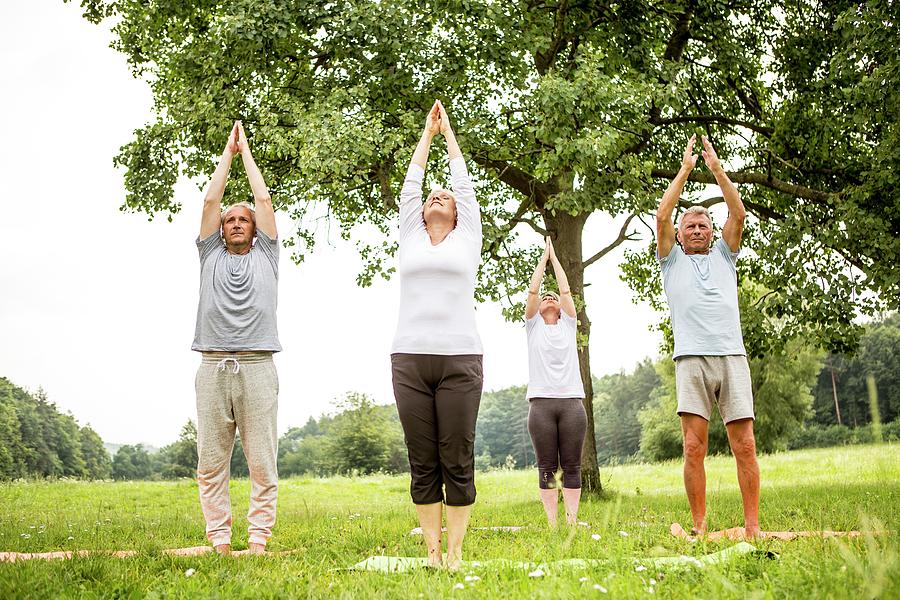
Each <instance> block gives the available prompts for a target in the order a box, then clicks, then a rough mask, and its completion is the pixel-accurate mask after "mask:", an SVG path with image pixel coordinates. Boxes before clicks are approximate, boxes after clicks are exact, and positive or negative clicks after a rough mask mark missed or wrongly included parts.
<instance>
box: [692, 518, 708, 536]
mask: <svg viewBox="0 0 900 600" xmlns="http://www.w3.org/2000/svg"><path fill="white" fill-rule="evenodd" d="M706 529H707V525H706V519H703V520H702V521H700V522H699V523H696V522H695V523H694V526H693V527H691V535H692V536H694V537H703V536H705V535H706Z"/></svg>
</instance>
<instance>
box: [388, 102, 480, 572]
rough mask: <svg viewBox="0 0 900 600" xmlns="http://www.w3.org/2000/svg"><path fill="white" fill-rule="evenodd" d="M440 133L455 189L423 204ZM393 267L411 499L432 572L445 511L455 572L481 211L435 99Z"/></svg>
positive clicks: (471, 469) (467, 466)
mask: <svg viewBox="0 0 900 600" xmlns="http://www.w3.org/2000/svg"><path fill="white" fill-rule="evenodd" d="M438 133H440V134H441V135H443V136H444V138H445V139H446V141H447V153H448V155H449V159H450V173H451V177H452V184H453V190H452V191H449V190H434V191H432V192H431V194H429V196H428V198H427V199H426V200H425V202H424V204H423V203H422V179H423V176H424V174H425V165H426V162H427V160H428V151H429V148H430V146H431V141H432V139H433V138H434V136H435V135H437V134H438ZM399 261H400V266H399V274H400V314H399V319H398V321H397V332H396V335H395V336H394V342H393V345H392V347H391V370H392V378H393V385H394V397H395V398H396V402H397V412H398V413H399V415H400V422H401V424H402V425H403V432H404V436H405V438H406V447H407V451H408V454H409V468H410V474H411V477H412V482H411V484H410V494H411V496H412V500H413V503H414V504H415V505H416V511H417V513H418V516H419V522H420V524H421V527H422V532H423V534H424V537H425V543H426V545H427V547H428V562H429V564H430V565H432V566H440V565H441V564H442V553H441V517H442V512H443V505H446V507H447V562H446V565H447V567H449V568H451V569H457V568H459V565H460V563H461V561H462V543H463V538H464V537H465V533H466V528H467V527H468V523H469V514H470V513H471V510H472V505H473V504H474V502H475V420H476V419H477V417H478V406H479V404H480V402H481V388H482V364H481V355H482V348H481V340H480V338H479V336H478V331H477V330H476V327H475V279H476V276H477V273H478V266H479V264H480V262H481V213H480V210H479V207H478V202H477V201H476V199H475V191H474V188H473V187H472V182H471V180H470V179H469V174H468V172H467V171H466V163H465V160H464V159H463V156H462V152H461V151H460V149H459V144H457V142H456V137H455V136H454V135H453V129H452V128H451V127H450V120H449V118H448V117H447V112H446V111H445V110H444V107H443V106H442V105H441V103H440V102H435V103H434V106H433V107H432V109H431V111H429V113H428V117H427V119H426V122H425V131H424V132H423V133H422V137H421V139H420V140H419V143H418V145H417V146H416V150H415V153H414V154H413V157H412V161H411V163H410V165H409V170H408V171H407V175H406V180H405V182H404V183H403V189H402V191H401V193H400V255H399Z"/></svg>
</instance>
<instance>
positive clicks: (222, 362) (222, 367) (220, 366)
mask: <svg viewBox="0 0 900 600" xmlns="http://www.w3.org/2000/svg"><path fill="white" fill-rule="evenodd" d="M229 360H230V361H231V362H233V363H234V370H233V371H232V373H235V374H237V373H238V371H240V370H241V363H239V362H238V359H236V358H233V357H231V356H226V357H225V358H223V359H222V360H220V361H219V363H218V364H217V365H216V368H217V369H218V370H220V371H224V370H225V365H226V363H228V361H229Z"/></svg>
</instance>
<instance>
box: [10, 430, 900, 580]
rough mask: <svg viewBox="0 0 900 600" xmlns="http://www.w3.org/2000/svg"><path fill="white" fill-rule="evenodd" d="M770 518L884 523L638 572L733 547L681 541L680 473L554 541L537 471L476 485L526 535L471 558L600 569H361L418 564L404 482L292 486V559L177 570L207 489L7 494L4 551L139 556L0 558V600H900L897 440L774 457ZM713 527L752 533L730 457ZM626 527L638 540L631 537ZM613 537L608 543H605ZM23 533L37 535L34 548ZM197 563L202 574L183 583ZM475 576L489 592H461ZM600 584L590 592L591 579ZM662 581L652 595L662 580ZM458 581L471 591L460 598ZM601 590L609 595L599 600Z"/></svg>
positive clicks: (197, 526) (591, 504)
mask: <svg viewBox="0 0 900 600" xmlns="http://www.w3.org/2000/svg"><path fill="white" fill-rule="evenodd" d="M760 465H761V471H762V481H763V486H762V507H761V510H762V512H761V520H762V525H763V528H764V529H768V530H791V529H793V530H803V529H833V530H845V529H876V530H891V531H893V532H894V533H888V534H886V535H878V536H866V537H864V538H862V539H857V540H834V539H831V540H822V539H803V540H796V541H793V542H774V541H766V542H761V543H758V544H757V545H758V546H759V547H761V548H763V549H766V550H770V551H773V552H775V553H777V554H778V555H779V557H778V558H766V557H764V556H761V555H751V556H744V557H739V558H736V559H734V560H732V561H729V562H727V563H725V564H722V565H718V566H715V567H706V568H703V569H696V568H690V569H685V570H680V571H671V570H670V571H660V570H657V569H650V570H647V571H643V572H637V571H636V570H635V564H636V563H635V559H640V558H646V557H651V556H670V555H679V554H690V555H694V556H700V555H702V554H706V553H709V552H714V551H717V550H721V549H723V548H725V547H727V546H729V545H730V544H731V543H730V542H725V541H723V542H717V543H697V544H690V543H688V542H683V541H680V540H676V539H674V538H673V537H671V536H670V535H669V533H668V528H669V525H670V524H671V523H672V522H673V521H680V522H681V523H682V524H684V525H685V526H687V525H689V522H690V514H689V511H688V507H687V501H686V499H685V497H684V492H683V490H682V487H681V466H680V464H679V463H665V464H656V465H628V466H621V467H615V468H610V469H604V470H603V471H602V475H603V477H604V484H605V487H606V490H607V492H606V493H605V495H604V497H603V498H599V499H586V500H585V501H584V502H583V503H582V510H581V514H580V518H581V519H582V520H584V521H588V522H590V523H591V528H590V529H587V528H578V529H575V530H568V529H566V528H563V529H561V530H558V531H548V530H547V529H546V528H545V525H544V523H545V520H544V516H543V511H542V509H541V506H540V504H539V502H538V500H537V485H536V484H537V475H536V472H532V471H514V472H491V473H481V474H479V475H478V478H477V483H478V502H477V504H476V507H475V511H474V513H473V516H472V526H474V527H479V526H492V525H525V526H527V527H526V529H524V530H522V531H520V532H518V533H501V532H487V531H473V532H470V533H469V535H468V537H467V539H466V548H465V557H466V559H468V560H479V561H482V560H488V559H499V558H502V559H510V560H517V561H526V562H543V561H552V560H557V559H563V558H573V557H577V558H589V559H601V560H602V561H604V562H603V563H602V565H603V566H602V567H599V568H590V569H563V568H556V569H553V568H550V569H547V571H548V572H547V574H546V575H545V576H544V577H541V578H530V577H529V576H528V574H527V572H526V571H523V570H520V569H515V568H498V569H493V568H488V567H484V566H482V567H479V568H471V569H464V570H463V571H462V572H460V573H447V572H432V571H417V572H412V573H407V574H384V573H364V572H355V571H348V570H346V567H349V566H350V565H352V564H354V563H356V562H358V561H360V560H362V559H364V558H366V557H367V556H371V555H378V554H385V555H393V556H397V555H400V556H421V555H422V554H423V546H422V542H421V538H419V537H412V536H410V535H409V531H410V529H411V528H413V527H415V526H416V525H417V523H416V521H415V513H414V510H413V507H412V505H411V503H410V502H409V497H408V492H407V489H408V478H407V477H402V476H400V477H388V476H372V477H363V478H343V477H334V478H329V479H309V478H292V479H286V480H283V481H282V482H281V486H280V491H279V507H278V524H277V526H276V529H275V535H274V537H273V538H272V540H271V541H270V546H269V547H270V549H271V550H287V549H291V550H298V552H297V553H295V554H292V555H290V556H283V557H265V558H255V557H254V558H250V557H245V558H220V557H217V556H202V557H196V558H177V557H170V556H167V555H164V554H162V553H161V552H160V550H161V549H163V548H172V547H183V546H196V545H201V544H203V543H204V542H205V538H204V534H203V519H202V516H201V514H200V507H199V503H198V500H197V488H196V484H194V483H193V482H190V481H180V482H135V483H102V482H100V483H84V482H69V481H60V482H15V483H6V484H0V551H16V552H45V551H51V550H60V549H90V550H96V551H101V552H102V551H110V550H118V549H135V550H138V551H140V555H139V556H137V557H134V558H127V559H116V558H111V557H108V556H103V555H102V554H101V555H96V556H91V557H87V558H77V559H73V560H69V561H26V562H20V563H16V564H0V598H19V597H40V598H46V597H116V598H130V597H135V598H138V597H141V598H142V597H151V598H156V597H159V598H171V597H191V598H194V597H223V598H224V597H254V598H256V597H329V598H339V597H348V598H349V597H361V598H368V597H394V598H420V597H421V598H435V597H452V598H457V597H458V598H484V597H496V598H518V597H538V598H558V597H563V596H576V595H585V596H592V597H593V596H596V597H657V596H658V597H664V598H684V597H704V598H721V597H735V598H750V597H753V598H756V597H758V598H769V597H772V598H787V597H790V598H798V597H827V598H830V597H833V598H845V597H846V598H858V597H865V598H872V597H884V598H890V597H894V598H897V597H900V544H898V534H897V533H896V532H897V531H898V530H900V517H898V510H897V509H898V507H900V446H897V445H881V446H854V447H845V448H834V449H817V450H805V451H798V452H790V453H784V454H776V455H770V456H764V457H761V459H760ZM707 474H708V487H709V490H708V496H709V498H708V504H709V520H710V525H711V527H712V528H716V529H718V528H723V527H731V526H736V525H740V524H742V523H741V521H742V512H741V503H740V494H739V492H738V489H737V481H736V476H735V471H734V462H733V460H732V459H731V458H730V457H712V458H710V459H708V461H707ZM231 490H232V499H233V502H234V505H235V506H234V508H235V516H236V519H235V527H234V531H235V536H234V545H235V548H236V549H239V548H242V547H245V546H246V526H247V524H246V520H245V519H244V518H243V515H244V514H245V513H246V511H247V504H248V494H249V484H248V482H247V481H246V480H238V481H235V482H234V483H233V484H232V487H231ZM620 531H624V532H626V533H627V534H628V536H627V537H624V536H622V535H620V534H619V532H620ZM594 533H598V534H600V536H601V537H600V540H594V539H592V538H591V534H594ZM26 536H27V537H26ZM187 569H194V571H195V574H194V575H193V576H191V577H187V576H185V571H186V570H187ZM469 574H475V575H477V576H478V577H480V579H479V580H477V581H470V582H465V581H464V578H465V576H466V575H469ZM581 578H586V580H585V581H580V579H581ZM651 578H653V579H655V580H656V585H655V586H654V587H653V595H652V596H651V595H650V593H649V592H648V588H649V586H650V579H651ZM456 584H462V585H463V586H464V588H463V589H462V590H459V589H454V586H455V585H456ZM595 584H599V585H602V586H603V587H604V588H606V589H607V590H608V591H609V594H608V595H604V594H602V593H601V592H599V591H596V590H595V589H594V587H593V586H594V585H595Z"/></svg>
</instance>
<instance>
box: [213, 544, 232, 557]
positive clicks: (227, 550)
mask: <svg viewBox="0 0 900 600" xmlns="http://www.w3.org/2000/svg"><path fill="white" fill-rule="evenodd" d="M214 548H215V551H216V552H218V553H219V554H221V555H222V556H227V555H229V554H231V544H219V545H218V546H214Z"/></svg>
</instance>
